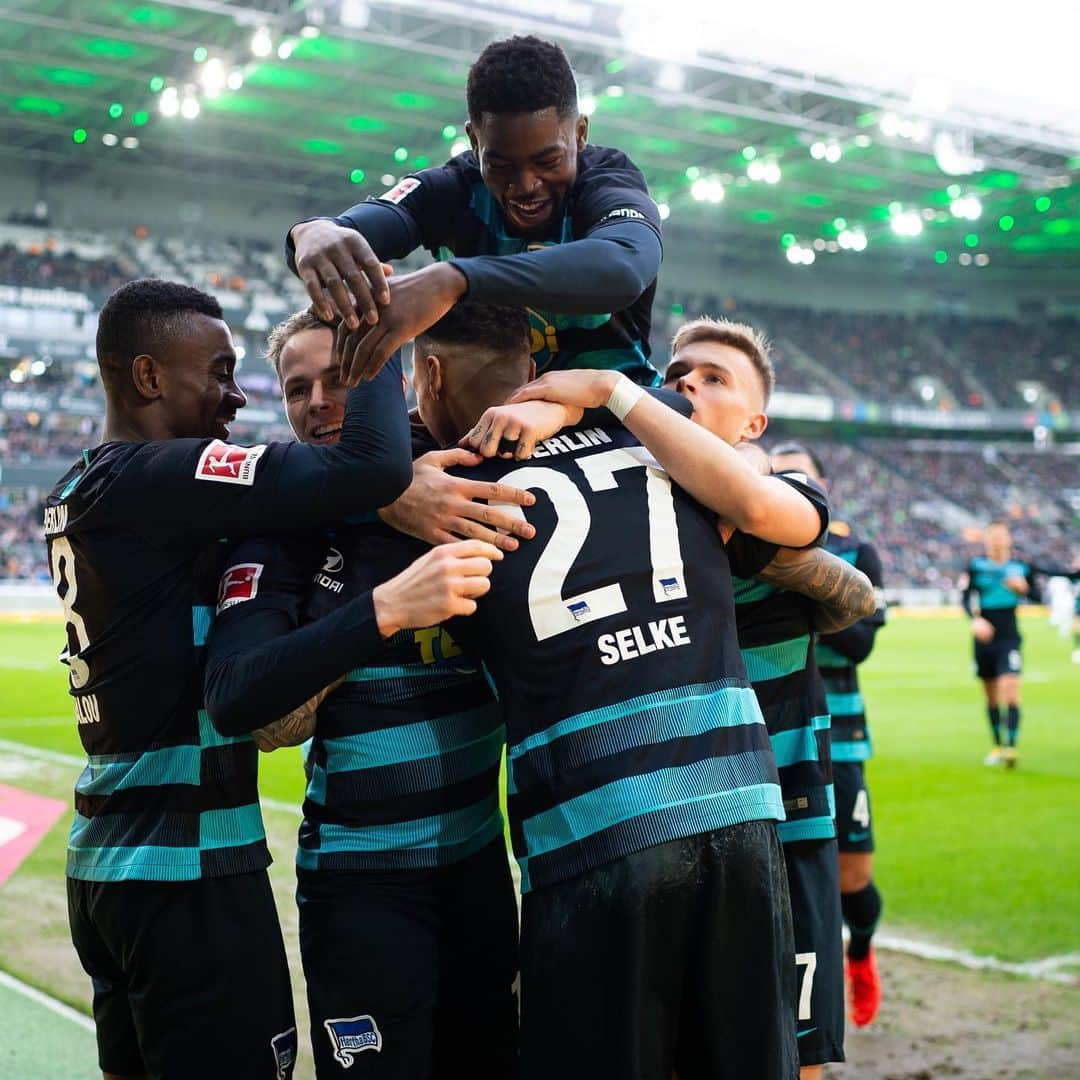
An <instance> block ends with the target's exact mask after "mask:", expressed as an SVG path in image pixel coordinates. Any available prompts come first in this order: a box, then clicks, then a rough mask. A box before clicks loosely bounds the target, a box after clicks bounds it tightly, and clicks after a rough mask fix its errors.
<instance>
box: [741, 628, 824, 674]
mask: <svg viewBox="0 0 1080 1080" xmlns="http://www.w3.org/2000/svg"><path fill="white" fill-rule="evenodd" d="M809 648H810V635H809V634H803V635H802V636H801V637H797V638H792V639H791V640H790V641H778V642H776V644H775V645H757V646H755V647H753V648H750V649H742V650H741V652H742V658H743V663H744V664H745V665H746V677H747V678H748V679H749V680H750V681H751V682H753V683H759V682H766V681H767V680H768V679H779V678H782V677H783V676H785V675H794V674H795V672H796V671H805V670H806V653H807V650H808V649H809Z"/></svg>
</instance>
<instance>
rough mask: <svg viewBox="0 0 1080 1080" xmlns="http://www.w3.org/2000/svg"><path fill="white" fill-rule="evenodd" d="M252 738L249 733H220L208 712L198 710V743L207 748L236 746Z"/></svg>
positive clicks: (250, 740)
mask: <svg viewBox="0 0 1080 1080" xmlns="http://www.w3.org/2000/svg"><path fill="white" fill-rule="evenodd" d="M252 741H253V739H252V738H251V736H250V735H222V734H221V732H220V731H218V729H217V728H216V727H214V721H213V720H211V719H210V714H209V713H208V712H207V711H206V710H205V709H200V710H199V745H200V746H201V747H202V748H203V749H204V750H207V749H209V748H210V747H212V746H236V745H237V744H238V743H249V742H252Z"/></svg>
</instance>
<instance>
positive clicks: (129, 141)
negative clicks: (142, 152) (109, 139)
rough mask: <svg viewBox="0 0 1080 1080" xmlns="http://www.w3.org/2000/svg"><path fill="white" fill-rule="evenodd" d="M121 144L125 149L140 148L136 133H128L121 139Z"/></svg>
mask: <svg viewBox="0 0 1080 1080" xmlns="http://www.w3.org/2000/svg"><path fill="white" fill-rule="evenodd" d="M120 145H121V146H122V147H123V148H124V149H125V150H138V148H139V140H138V139H136V138H135V136H134V135H128V136H126V137H125V138H124V139H122V140H121V142H120Z"/></svg>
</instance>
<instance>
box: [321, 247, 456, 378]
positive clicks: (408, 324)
mask: <svg viewBox="0 0 1080 1080" xmlns="http://www.w3.org/2000/svg"><path fill="white" fill-rule="evenodd" d="M467 287H468V282H466V280H465V275H464V274H463V273H462V272H461V271H460V270H457V269H455V268H454V267H453V266H452V265H451V264H450V263H433V264H432V265H431V266H425V267H424V269H423V270H417V271H416V272H415V273H413V274H403V275H402V276H401V277H398V278H395V279H394V280H393V281H392V282H391V283H390V301H389V303H388V304H387V306H386V307H384V308H383V309H382V310H381V311H380V312H379V316H378V320H379V321H378V322H377V323H376V324H375V325H374V326H366V325H360V326H359V327H356V328H350V327H346V328H345V329H346V331H347V332H346V333H344V334H339V335H338V337H337V339H336V340H335V342H334V349H335V354H336V356H337V358H338V360H339V361H340V362H341V381H342V383H343V384H344V385H345V386H355V385H356V384H357V383H358V382H360V380H361V379H374V378H375V376H376V375H378V373H379V372H380V371H381V370H382V367H383V365H384V364H385V363H386V361H387V360H389V359H390V357H391V356H393V355H394V351H395V350H396V349H400V348H401V346H402V345H404V344H405V343H406V342H407V341H412V340H413V338H415V337H416V336H417V334H421V333H423V332H424V331H425V330H426V329H427V328H428V327H429V326H432V325H434V324H435V323H437V322H438V321H439V320H440V319H441V318H442V317H443V316H444V315H445V314H446V313H447V312H448V311H449V310H450V309H451V308H452V307H453V306H454V305H455V304H456V303H457V302H458V300H459V299H461V297H462V296H464V295H465V290H466V288H467ZM369 321H371V320H369Z"/></svg>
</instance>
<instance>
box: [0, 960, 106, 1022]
mask: <svg viewBox="0 0 1080 1080" xmlns="http://www.w3.org/2000/svg"><path fill="white" fill-rule="evenodd" d="M0 986H6V987H7V988H8V989H9V990H14V991H15V993H16V994H22V996H23V997H25V998H29V999H30V1000H31V1001H34V1002H37V1004H38V1005H44V1006H45V1008H46V1009H48V1010H49V1011H50V1012H54V1013H56V1015H57V1016H62V1017H63V1018H64V1019H65V1020H70V1021H72V1023H75V1024H78V1025H79V1027H81V1028H84V1029H85V1030H86V1031H89V1032H91V1033H93V1032H95V1031H96V1030H97V1028H96V1027H95V1026H94V1021H93V1020H92V1019H91V1018H90V1017H89V1016H87V1015H85V1013H81V1012H79V1010H78V1009H73V1008H72V1007H71V1006H70V1005H65V1004H64V1002H62V1001H58V1000H57V999H56V998H54V997H51V996H50V995H48V994H46V993H43V992H42V991H41V990H38V989H37V988H36V987H33V986H30V985H29V983H24V982H23V981H22V979H16V978H15V976H14V975H9V974H8V973H7V972H6V971H0Z"/></svg>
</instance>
